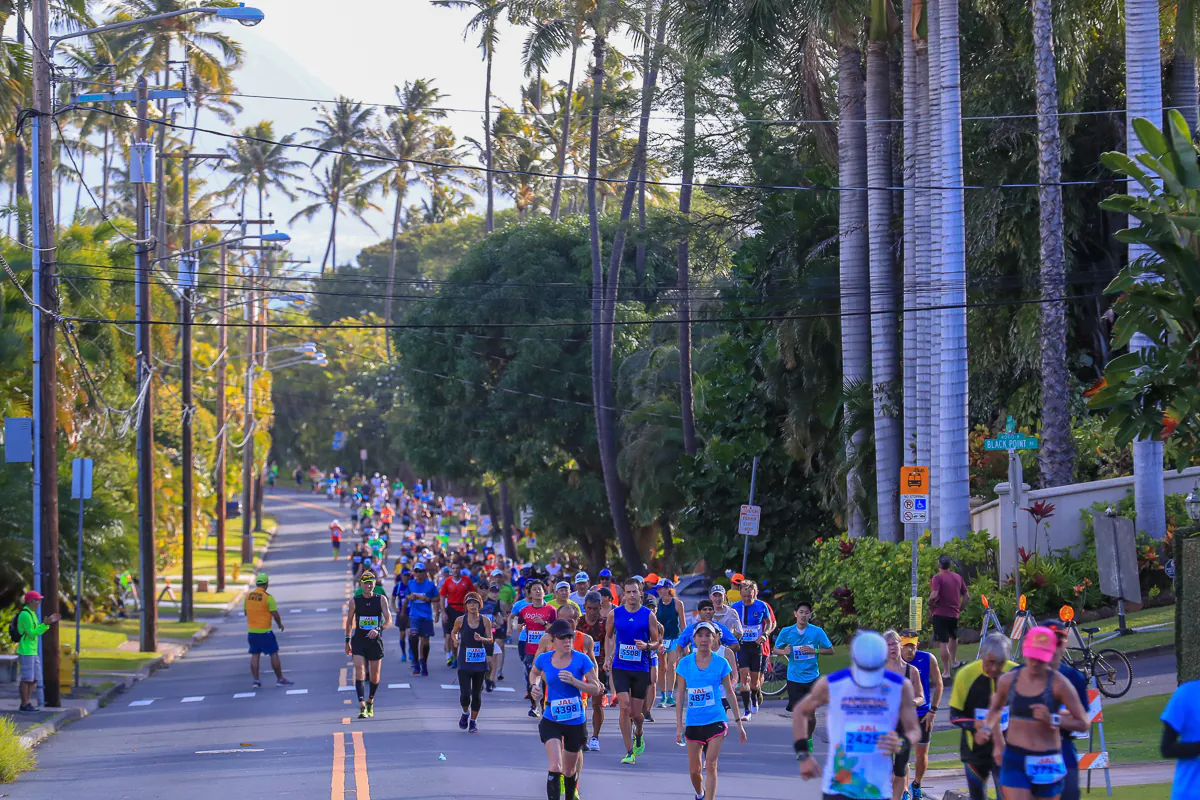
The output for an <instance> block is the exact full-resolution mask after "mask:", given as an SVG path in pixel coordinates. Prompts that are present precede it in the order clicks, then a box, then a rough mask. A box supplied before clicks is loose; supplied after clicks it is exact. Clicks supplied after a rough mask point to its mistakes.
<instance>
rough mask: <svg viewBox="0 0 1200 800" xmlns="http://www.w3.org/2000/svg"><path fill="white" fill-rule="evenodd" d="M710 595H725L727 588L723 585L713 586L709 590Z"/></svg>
mask: <svg viewBox="0 0 1200 800" xmlns="http://www.w3.org/2000/svg"><path fill="white" fill-rule="evenodd" d="M708 593H709V594H725V587H724V586H722V585H721V584H719V583H717V584H713V587H712V588H711V589H709V590H708Z"/></svg>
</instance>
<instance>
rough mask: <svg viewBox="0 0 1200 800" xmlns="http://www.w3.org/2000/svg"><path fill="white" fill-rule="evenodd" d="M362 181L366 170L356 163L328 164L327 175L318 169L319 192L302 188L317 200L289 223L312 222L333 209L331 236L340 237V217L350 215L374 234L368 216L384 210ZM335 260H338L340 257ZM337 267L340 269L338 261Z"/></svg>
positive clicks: (296, 214)
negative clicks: (338, 220) (338, 227)
mask: <svg viewBox="0 0 1200 800" xmlns="http://www.w3.org/2000/svg"><path fill="white" fill-rule="evenodd" d="M362 178H363V175H362V167H361V166H360V165H359V164H358V163H357V162H354V161H346V162H344V163H340V164H339V163H337V162H334V164H333V165H332V166H330V165H326V166H325V170H324V172H317V171H316V170H315V169H314V170H313V182H314V183H316V185H317V188H316V190H315V191H314V190H312V189H308V188H305V187H301V188H300V193H301V194H304V195H306V196H308V197H311V198H313V200H314V201H315V202H313V203H310V204H309V205H307V206H305V207H304V208H302V209H300V210H299V211H297V212H296V213H295V214H293V215H292V218H291V219H290V220H288V222H289V224H292V223H295V222H296V220H298V219H304V220H312V218H313V217H315V216H316V215H317V214H319V213H321V212H322V211H324V210H325V209H329V211H330V212H331V214H332V215H333V222H332V223H331V224H330V233H329V235H330V238H331V239H332V237H334V236H336V235H337V219H338V217H339V216H350V217H351V218H352V219H357V220H358V221H359V222H361V223H363V224H364V225H366V226H367V227H368V228H370V229H371V232H372V233H374V232H375V228H374V226H373V225H371V223H369V222H367V220H366V213H367V212H368V211H381V210H382V209H381V208H380V207H379V206H377V205H375V204H374V203H373V202H371V192H370V189H369V188H367V186H366V184H365V183H364V182H363V180H362ZM328 254H329V253H328V250H326V255H328ZM334 257H335V258H336V255H335V256H334ZM324 266H325V265H324V263H322V264H321V267H322V270H324ZM333 266H334V268H336V267H337V262H336V261H334V263H333Z"/></svg>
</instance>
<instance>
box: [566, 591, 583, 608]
mask: <svg viewBox="0 0 1200 800" xmlns="http://www.w3.org/2000/svg"><path fill="white" fill-rule="evenodd" d="M584 594H587V593H586V592H585V593H584ZM567 599H568V600H570V601H571V602H572V603H574V604H575V605H577V606H579V607H580V608H583V603H584V600H585V598H584V595H583V594H580V593H579V592H571V595H570V597H568V598H567Z"/></svg>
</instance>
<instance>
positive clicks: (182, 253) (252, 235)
mask: <svg viewBox="0 0 1200 800" xmlns="http://www.w3.org/2000/svg"><path fill="white" fill-rule="evenodd" d="M257 238H258V234H257V233H248V234H246V235H245V236H235V237H234V238H232V239H222V240H221V241H219V242H214V243H212V244H202V245H200V246H199V247H193V248H191V249H190V250H180V251H179V252H178V253H172V254H171V255H169V256H163V257H162V258H156V259H153V261H152V263H157V262H159V261H170V260H171V259H173V258H179V257H180V256H186V255H191V254H192V253H200V252H203V251H204V250H212V249H214V248H217V247H221V246H223V245H230V244H234V243H235V242H241V241H244V240H246V239H257Z"/></svg>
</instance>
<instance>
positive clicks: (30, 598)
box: [25, 589, 45, 603]
mask: <svg viewBox="0 0 1200 800" xmlns="http://www.w3.org/2000/svg"><path fill="white" fill-rule="evenodd" d="M44 599H45V598H44V597H42V595H41V594H40V593H39V592H38V591H37V590H36V589H30V590H29V591H28V592H26V593H25V602H26V603H32V602H34V601H35V600H44Z"/></svg>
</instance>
